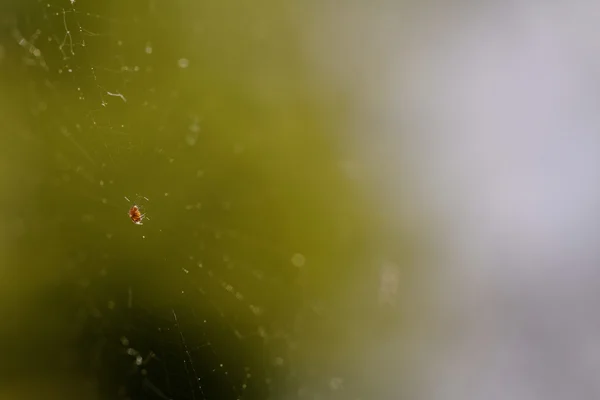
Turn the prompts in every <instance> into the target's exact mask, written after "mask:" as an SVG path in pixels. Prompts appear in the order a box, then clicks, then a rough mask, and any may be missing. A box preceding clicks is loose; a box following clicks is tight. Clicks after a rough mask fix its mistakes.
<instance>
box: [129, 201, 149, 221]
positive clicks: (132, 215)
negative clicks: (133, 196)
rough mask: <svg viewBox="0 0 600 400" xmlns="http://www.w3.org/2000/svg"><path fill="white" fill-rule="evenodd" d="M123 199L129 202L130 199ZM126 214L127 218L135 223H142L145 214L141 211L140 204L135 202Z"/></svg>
mask: <svg viewBox="0 0 600 400" xmlns="http://www.w3.org/2000/svg"><path fill="white" fill-rule="evenodd" d="M143 198H144V199H146V200H148V198H146V197H143ZM125 200H127V201H128V202H130V203H131V200H129V199H128V198H127V197H125ZM127 215H129V219H131V222H133V223H134V224H136V225H143V223H142V220H143V219H144V218H146V214H145V213H142V211H141V209H140V206H138V205H137V204H134V205H132V206H131V208H130V209H129V212H128V213H127Z"/></svg>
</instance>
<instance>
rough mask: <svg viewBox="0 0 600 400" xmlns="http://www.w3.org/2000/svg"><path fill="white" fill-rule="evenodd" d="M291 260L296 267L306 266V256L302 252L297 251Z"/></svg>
mask: <svg viewBox="0 0 600 400" xmlns="http://www.w3.org/2000/svg"><path fill="white" fill-rule="evenodd" d="M291 261H292V264H293V265H294V266H295V267H298V268H300V267H302V266H304V263H305V262H306V258H305V257H304V256H303V255H302V254H300V253H296V254H294V255H293V256H292V259H291Z"/></svg>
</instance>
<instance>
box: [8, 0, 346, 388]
mask: <svg viewBox="0 0 600 400" xmlns="http://www.w3.org/2000/svg"><path fill="white" fill-rule="evenodd" d="M187 6H189V4H183V3H177V2H175V3H173V4H170V5H168V6H167V5H163V6H162V7H159V6H158V3H157V2H153V1H148V2H145V1H133V2H103V3H98V2H85V1H73V0H71V1H68V0H61V1H41V0H40V1H37V2H32V3H27V4H22V5H20V6H19V7H20V9H19V10H18V11H17V12H15V13H14V15H12V16H11V18H7V20H6V21H5V26H6V27H8V31H9V35H8V36H7V37H8V38H9V39H7V40H6V42H5V43H4V47H5V48H6V49H7V50H6V51H7V52H11V53H10V54H18V55H19V57H13V58H11V60H12V61H14V63H15V65H16V66H17V67H19V68H24V69H25V72H26V74H27V75H26V76H27V77H28V82H27V85H26V88H25V90H26V93H27V96H28V97H29V101H28V106H29V107H30V110H29V112H30V114H31V116H32V118H31V120H30V124H31V127H32V130H33V131H34V132H39V133H40V134H39V136H38V137H37V138H36V140H39V141H40V142H41V144H42V146H44V147H45V146H47V147H49V148H52V149H54V151H53V152H51V154H48V155H47V156H48V158H49V159H48V160H46V161H47V163H48V164H49V165H51V166H52V168H51V169H49V170H48V171H47V172H46V178H45V179H44V188H43V191H44V193H45V194H46V196H47V197H48V199H49V200H47V202H46V203H45V208H46V209H47V213H46V214H45V219H46V220H47V221H49V222H48V223H49V224H50V226H52V227H54V228H53V229H51V230H52V231H53V232H77V235H78V236H79V237H78V239H77V240H74V241H72V242H71V239H69V237H70V236H69V234H65V238H64V241H63V243H64V245H65V250H64V253H65V257H66V259H67V261H66V263H65V264H66V266H63V267H61V270H60V271H61V274H62V282H63V286H62V287H67V288H68V290H69V292H70V293H71V294H72V296H74V298H75V299H76V300H74V301H73V303H68V304H69V306H70V307H73V312H72V314H73V315H75V316H76V325H77V327H78V328H77V330H78V331H79V332H80V335H79V336H78V338H77V343H78V344H77V346H78V347H77V349H78V352H79V353H83V354H84V355H81V356H80V357H79V361H78V362H79V364H77V365H78V366H80V367H81V369H82V370H83V371H86V372H87V373H88V374H89V375H90V376H94V377H95V379H96V382H97V392H98V393H99V395H100V397H101V398H115V396H117V397H119V398H131V399H138V398H140V399H142V398H143V399H263V398H267V397H269V396H270V397H271V398H287V397H290V398H293V397H296V398H313V397H312V396H316V395H317V394H318V393H321V395H322V396H326V397H327V398H345V397H344V396H345V393H346V392H347V391H346V390H344V387H345V385H343V384H342V383H343V382H344V379H342V378H340V377H339V374H337V373H335V372H334V371H331V368H330V367H329V366H312V368H311V369H302V367H301V365H302V363H301V362H296V363H295V362H294V361H293V359H294V354H296V355H297V353H298V351H297V346H298V343H297V340H298V330H299V327H301V326H302V321H306V320H310V319H311V318H316V319H317V320H320V319H321V318H324V317H323V310H324V308H323V305H322V302H321V300H320V299H321V297H320V296H321V295H322V294H323V291H324V290H325V289H324V288H318V287H309V286H306V285H305V283H303V282H305V281H303V279H306V277H305V276H304V277H303V270H304V268H305V267H306V266H307V264H308V265H310V263H313V264H312V265H313V266H314V267H318V266H319V265H328V263H329V262H330V261H331V259H330V257H329V256H324V255H323V254H319V253H318V252H315V249H317V248H319V246H320V245H319V240H328V241H329V245H330V249H329V250H332V251H331V253H332V254H337V253H336V250H335V249H336V246H339V240H338V239H337V238H338V236H336V235H339V232H336V231H335V230H336V229H337V228H339V227H337V228H336V225H337V224H338V222H337V221H339V220H340V215H335V214H331V215H330V214H329V212H330V211H331V210H329V209H327V207H324V205H323V203H322V202H320V200H319V201H315V200H314V199H311V198H308V199H307V200H303V204H302V206H301V207H305V209H304V213H302V212H298V213H297V214H298V215H293V214H294V213H292V215H290V213H289V210H288V209H287V207H288V204H289V203H290V198H293V199H297V198H299V196H305V195H306V193H305V192H304V190H305V188H306V187H307V186H306V185H307V182H308V181H307V180H308V179H309V178H307V177H306V176H304V175H302V173H301V172H297V173H290V169H289V168H288V170H287V172H286V174H282V175H277V174H276V173H275V172H273V171H270V170H269V169H270V168H271V165H269V163H268V162H264V163H263V164H260V163H256V162H255V161H249V159H248V158H245V154H246V153H248V152H252V151H253V150H254V151H255V153H254V156H253V157H259V156H260V154H259V153H257V152H256V151H257V149H262V151H264V152H266V153H267V154H272V151H273V150H272V149H273V148H275V146H277V142H276V140H278V139H274V138H273V137H271V136H268V135H266V136H261V135H258V134H257V133H256V132H253V131H252V130H253V129H254V130H256V129H258V128H257V126H256V125H255V126H254V127H252V126H251V127H249V128H248V127H245V126H236V128H238V129H240V130H242V132H243V135H242V136H241V138H242V139H240V135H234V134H228V133H227V131H226V129H223V128H222V127H220V126H219V125H218V124H219V120H218V118H214V117H213V118H211V116H212V115H214V114H218V113H223V112H225V113H227V112H229V111H223V108H224V107H231V108H232V109H233V110H234V111H235V112H238V113H239V114H241V115H242V118H245V119H246V120H252V119H253V118H254V117H253V116H252V115H250V116H249V115H248V114H244V111H243V110H242V109H243V107H244V106H245V104H244V102H243V101H240V100H239V99H236V98H235V95H236V92H235V90H232V89H231V87H232V86H233V87H236V85H238V84H239V82H238V81H239V80H240V79H241V78H239V77H234V76H228V72H227V71H225V72H224V73H222V74H216V73H215V68H216V67H215V65H216V64H214V63H212V64H211V62H210V60H209V59H208V58H209V57H208V56H207V58H206V59H205V60H202V59H200V58H199V57H198V56H197V54H198V51H194V45H195V43H194V40H181V39H182V38H186V39H188V37H189V36H190V35H191V34H192V33H194V32H195V31H194V29H197V27H196V28H194V27H192V26H190V22H189V21H187V23H181V24H179V23H178V22H177V21H179V20H180V19H181V20H184V21H185V19H183V17H182V16H183V15H184V14H185V12H186V10H187V8H186V7H187ZM205 47H206V45H205ZM209 49H210V48H209ZM212 50H215V51H216V50H217V49H215V48H212ZM188 54H190V55H189V56H187V55H188ZM202 62H205V63H206V64H207V65H208V66H204V67H199V66H198V64H199V63H202ZM194 68H197V69H194ZM202 72H208V73H209V74H212V79H215V76H216V79H217V80H219V81H218V82H217V84H216V87H221V86H224V87H226V88H229V89H228V90H229V91H230V92H229V93H225V94H223V95H221V97H217V98H215V93H214V88H213V87H212V86H211V84H210V83H206V82H203V81H200V82H198V81H197V80H198V76H200V75H201V74H202ZM227 80H231V81H232V82H227ZM224 82H226V84H224ZM203 89H204V90H206V92H207V93H208V94H204V93H202V90H203ZM236 90H237V89H236ZM244 90H251V89H244ZM241 92H242V96H243V90H242V91H241ZM238 96H239V94H238ZM226 98H227V99H228V100H224V99H226ZM197 99H200V100H197ZM227 101H229V103H227ZM225 104H227V106H226V105H225ZM240 110H242V111H240ZM258 111H260V110H258ZM303 117H304V116H303ZM244 129H248V130H249V132H245V131H244ZM211 130H212V132H211ZM206 131H208V133H206ZM215 135H222V136H220V137H216V136H215ZM274 140H275V141H274ZM308 140H309V142H310V140H314V139H310V138H309V139H308ZM274 143H275V144H274ZM296 145H298V144H296ZM310 145H312V143H311V144H310ZM285 157H286V156H285V155H283V156H282V159H281V160H279V162H281V163H283V162H284V161H283V160H284V159H285ZM315 159H316V160H317V161H316V162H317V163H319V161H318V159H319V155H318V154H317V155H315ZM256 164H258V166H256ZM293 167H297V165H293ZM298 171H301V168H299V169H298ZM265 176H267V177H269V178H265ZM310 179H312V178H310ZM324 179H325V181H322V182H317V184H321V185H324V184H326V183H324V182H327V180H326V179H328V178H327V173H325V174H324ZM290 180H291V181H294V180H297V181H298V182H299V185H300V186H299V187H291V188H289V186H290V185H289V184H286V183H285V182H288V181H290ZM278 185H280V186H281V187H288V189H285V190H280V189H277V186H278ZM292 186H293V185H292ZM274 187H275V188H276V189H273V188H274ZM138 194H139V195H140V196H143V197H147V198H148V199H149V200H148V201H147V204H144V209H145V212H147V215H148V217H149V218H150V219H149V221H148V222H147V223H146V222H145V223H144V226H143V227H138V226H133V224H131V223H129V225H127V223H128V221H127V220H126V218H127V216H126V214H127V210H128V208H129V206H130V205H131V204H128V203H127V202H126V201H124V200H123V198H124V197H125V196H129V197H130V198H131V197H133V196H135V195H138ZM346 211H347V210H346ZM340 212H341V213H343V212H345V211H344V209H343V207H341V211H340ZM306 213H310V214H312V215H313V217H312V218H314V220H310V221H306V222H301V221H302V220H303V219H304V218H305V217H306ZM264 221H269V222H268V224H269V227H268V229H263V228H261V225H264ZM317 221H318V223H319V225H320V226H321V227H323V228H322V229H323V232H321V233H319V234H317V235H316V236H315V237H312V236H313V234H312V233H307V232H306V231H304V232H299V233H296V234H294V232H293V230H292V231H290V229H289V227H290V226H292V227H293V226H303V225H306V224H311V223H313V224H314V223H315V222H317ZM130 225H131V226H130ZM339 229H342V230H343V227H342V228H339ZM281 232H284V234H283V235H282V234H281ZM324 238H326V239H324ZM69 242H71V243H70V245H69ZM311 249H312V250H313V253H312V254H311ZM346 256H347V257H348V258H352V254H347V255H346ZM336 257H337V255H336ZM341 264H343V263H340V265H341ZM328 273H330V274H332V275H334V274H336V273H338V271H336V270H335V269H333V270H331V271H330V272H328ZM307 298H310V301H308V300H307ZM74 303H75V304H77V305H76V306H73V304H74ZM319 332H320V333H319ZM323 332H325V330H323V331H322V332H321V331H318V330H317V331H313V332H310V333H311V334H312V335H314V336H313V337H317V336H318V335H319V334H321V333H323ZM81 349H84V350H83V351H82V350H81ZM315 351H316V350H315ZM321 368H322V369H323V370H325V371H327V372H326V373H325V376H327V378H324V379H323V378H319V376H321V375H322V374H323V372H322V371H321V372H319V371H320V369H321ZM328 369H329V370H328ZM307 377H312V378H310V379H308V378H307ZM302 380H303V381H304V383H303V384H302V385H301V384H300V383H299V382H300V381H302ZM310 380H312V381H313V382H314V385H312V386H311V385H309V384H307V383H306V382H308V381H310ZM323 393H326V395H323Z"/></svg>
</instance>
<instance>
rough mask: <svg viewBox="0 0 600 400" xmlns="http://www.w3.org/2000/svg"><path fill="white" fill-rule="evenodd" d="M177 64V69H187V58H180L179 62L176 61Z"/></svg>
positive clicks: (188, 63)
mask: <svg viewBox="0 0 600 400" xmlns="http://www.w3.org/2000/svg"><path fill="white" fill-rule="evenodd" d="M177 64H178V65H179V68H187V67H189V66H190V60H188V59H187V58H180V59H179V61H177Z"/></svg>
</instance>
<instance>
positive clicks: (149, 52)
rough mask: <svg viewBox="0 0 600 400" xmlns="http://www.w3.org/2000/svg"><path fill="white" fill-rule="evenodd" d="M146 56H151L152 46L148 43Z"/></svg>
mask: <svg viewBox="0 0 600 400" xmlns="http://www.w3.org/2000/svg"><path fill="white" fill-rule="evenodd" d="M145 51H146V54H152V44H151V43H150V42H148V43H146V49H145Z"/></svg>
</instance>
